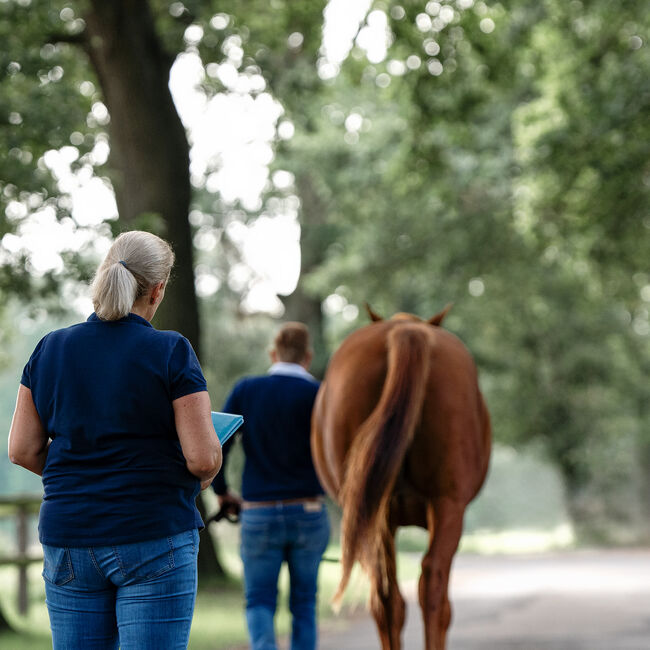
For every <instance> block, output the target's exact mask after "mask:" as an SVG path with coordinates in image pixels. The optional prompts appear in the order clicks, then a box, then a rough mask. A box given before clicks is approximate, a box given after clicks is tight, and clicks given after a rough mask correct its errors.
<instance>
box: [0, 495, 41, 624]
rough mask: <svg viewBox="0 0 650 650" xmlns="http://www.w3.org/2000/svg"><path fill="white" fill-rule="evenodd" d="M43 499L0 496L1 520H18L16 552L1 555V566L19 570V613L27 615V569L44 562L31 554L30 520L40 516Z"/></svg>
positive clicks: (28, 496) (38, 497)
mask: <svg viewBox="0 0 650 650" xmlns="http://www.w3.org/2000/svg"><path fill="white" fill-rule="evenodd" d="M42 499H43V497H42V496H41V495H40V494H16V495H11V496H0V518H2V519H6V518H9V517H15V518H16V551H15V552H14V553H0V566H2V565H7V564H9V565H13V566H15V567H17V568H18V612H19V613H20V614H21V615H23V616H24V615H25V614H27V609H28V607H29V597H28V592H27V589H28V582H27V567H28V566H29V565H30V564H35V563H37V562H42V561H43V556H42V554H35V553H29V551H28V549H29V518H30V517H32V516H35V515H37V514H38V509H39V507H40V505H41V501H42Z"/></svg>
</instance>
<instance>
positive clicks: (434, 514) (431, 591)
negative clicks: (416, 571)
mask: <svg viewBox="0 0 650 650" xmlns="http://www.w3.org/2000/svg"><path fill="white" fill-rule="evenodd" d="M464 510H465V508H464V506H462V505H460V504H458V503H455V502H454V501H452V500H451V499H446V498H443V499H436V500H435V502H433V503H430V504H429V505H428V507H427V528H428V530H429V548H428V550H427V552H426V554H425V556H424V558H423V559H422V574H421V576H420V583H419V597H420V607H421V608H422V617H423V620H424V639H425V646H424V647H425V650H445V643H446V637H447V628H448V627H449V623H450V621H451V606H450V604H449V598H448V596H447V588H448V584H449V572H450V570H451V561H452V559H453V557H454V553H455V552H456V549H457V548H458V542H459V541H460V536H461V533H462V529H463V512H464Z"/></svg>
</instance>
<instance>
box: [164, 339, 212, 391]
mask: <svg viewBox="0 0 650 650" xmlns="http://www.w3.org/2000/svg"><path fill="white" fill-rule="evenodd" d="M169 388H170V394H171V398H172V401H173V400H175V399H178V398H179V397H184V396H185V395H190V394H191V393H199V392H201V391H203V390H208V386H207V384H206V382H205V377H204V376H203V371H202V370H201V365H200V364H199V360H198V359H197V358H196V354H195V352H194V350H193V349H192V346H191V345H190V342H189V341H188V340H187V339H186V338H185V337H184V336H181V337H180V338H179V339H178V341H177V342H176V345H175V346H174V349H173V351H172V354H171V357H170V359H169Z"/></svg>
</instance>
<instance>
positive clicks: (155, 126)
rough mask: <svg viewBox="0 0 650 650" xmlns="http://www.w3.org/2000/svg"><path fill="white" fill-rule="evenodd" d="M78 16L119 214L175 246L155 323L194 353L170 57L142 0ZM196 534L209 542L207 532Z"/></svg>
mask: <svg viewBox="0 0 650 650" xmlns="http://www.w3.org/2000/svg"><path fill="white" fill-rule="evenodd" d="M85 18H86V29H87V34H86V41H85V46H86V50H87V52H88V56H89V57H90V60H91V62H92V64H93V66H94V68H95V72H96V74H97V78H98V79H99V83H100V85H101V88H102V91H103V94H104V101H105V103H106V106H107V108H108V111H109V114H110V119H111V121H110V137H111V167H112V179H113V186H114V188H115V194H116V200H117V205H118V210H119V214H120V219H121V220H122V221H123V222H124V223H125V224H126V225H128V226H129V227H131V228H134V227H135V228H142V229H150V230H155V231H156V234H158V235H160V236H162V237H164V238H165V239H166V240H167V241H169V242H170V243H171V245H172V246H173V248H174V252H175V253H176V265H175V268H174V271H173V272H172V280H171V282H170V283H169V286H168V288H167V291H166V297H165V300H164V301H163V302H162V304H161V306H160V308H159V310H158V314H157V317H156V325H157V326H158V327H160V328H161V329H173V330H177V331H179V332H181V333H182V334H183V335H184V336H186V337H187V338H188V339H189V341H190V343H191V344H192V346H193V347H194V350H195V351H196V353H197V355H199V356H200V340H199V335H200V332H199V313H198V306H197V300H196V293H195V291H194V268H193V251H192V232H191V227H190V223H189V221H188V212H189V205H190V195H191V187H190V178H189V145H188V142H187V136H186V134H185V129H184V127H183V124H182V123H181V120H180V118H179V116H178V113H177V111H176V107H175V106H174V102H173V100H172V96H171V93H170V91H169V71H170V68H171V64H172V62H173V57H171V56H170V55H169V54H168V53H166V52H165V51H164V50H163V49H162V46H161V44H160V41H159V39H158V35H157V34H156V31H155V27H154V22H153V17H152V15H151V11H150V8H149V4H148V3H147V2H145V1H134V0H112V1H111V2H105V0H91V2H90V10H89V12H88V14H87V15H86V17H85ZM143 224H146V225H143ZM203 539H204V542H205V540H206V539H208V540H210V542H211V538H210V537H209V536H203ZM200 566H201V567H202V568H203V570H204V571H205V572H206V573H209V574H211V575H217V574H223V568H222V566H221V564H220V562H219V560H218V558H217V554H216V551H215V548H214V545H213V544H211V543H210V544H207V545H206V543H203V544H202V545H201V553H200Z"/></svg>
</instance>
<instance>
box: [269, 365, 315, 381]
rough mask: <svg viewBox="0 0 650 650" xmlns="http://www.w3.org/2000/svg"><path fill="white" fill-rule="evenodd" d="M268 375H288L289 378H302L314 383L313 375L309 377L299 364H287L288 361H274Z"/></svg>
mask: <svg viewBox="0 0 650 650" xmlns="http://www.w3.org/2000/svg"><path fill="white" fill-rule="evenodd" d="M268 374H269V375H289V376H290V377H302V378H303V379H309V380H311V381H316V378H315V377H314V376H313V375H310V374H309V373H308V372H307V371H306V370H305V369H304V368H303V367H302V366H301V365H300V364H299V363H289V362H288V361H276V362H275V363H274V364H273V365H272V366H271V367H270V368H269V370H268Z"/></svg>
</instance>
